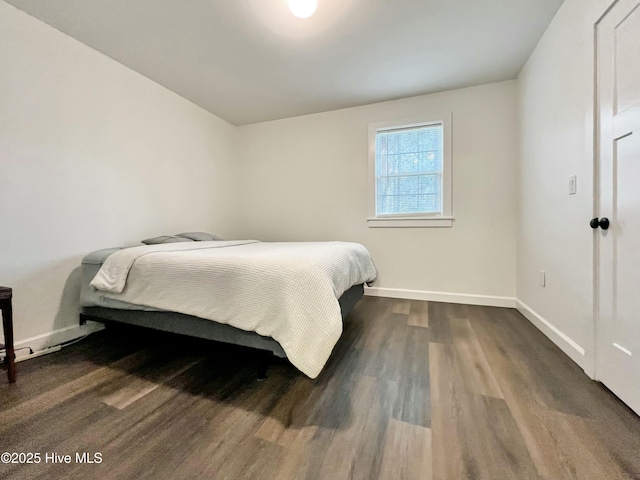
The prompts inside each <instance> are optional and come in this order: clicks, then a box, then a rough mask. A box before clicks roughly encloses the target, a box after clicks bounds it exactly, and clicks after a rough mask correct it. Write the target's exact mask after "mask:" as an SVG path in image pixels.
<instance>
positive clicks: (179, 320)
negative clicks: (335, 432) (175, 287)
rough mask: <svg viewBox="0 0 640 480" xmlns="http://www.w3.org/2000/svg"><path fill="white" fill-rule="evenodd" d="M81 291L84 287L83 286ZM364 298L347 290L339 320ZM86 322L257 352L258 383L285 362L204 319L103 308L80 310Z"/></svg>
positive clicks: (271, 344)
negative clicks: (259, 354)
mask: <svg viewBox="0 0 640 480" xmlns="http://www.w3.org/2000/svg"><path fill="white" fill-rule="evenodd" d="M83 287H84V285H83ZM362 295H364V285H362V284H361V285H354V286H353V287H351V288H350V289H349V290H347V291H346V292H345V293H344V294H343V295H342V296H341V297H340V298H339V300H338V301H339V303H340V310H341V312H342V319H343V320H344V318H345V317H346V316H347V315H348V314H349V312H350V311H351V310H352V309H353V307H354V306H355V305H356V303H357V302H358V300H360V298H361V297H362ZM87 320H91V321H96V322H101V323H104V324H109V323H114V324H127V325H135V326H137V327H144V328H150V329H153V330H160V331H163V332H170V333H177V334H180V335H187V336H190V337H196V338H202V339H206V340H214V341H217V342H224V343H231V344H234V345H241V346H244V347H250V348H254V349H257V350H260V351H262V352H264V353H266V354H267V355H264V356H263V357H264V360H265V361H264V362H262V364H261V365H260V367H259V371H258V380H264V379H265V378H266V372H267V368H268V366H269V363H270V360H271V357H272V355H275V356H276V357H280V358H286V354H285V352H284V350H283V349H282V347H281V346H280V344H279V343H278V342H277V341H276V340H274V339H273V338H271V337H264V336H262V335H259V334H257V333H255V332H247V331H244V330H240V329H238V328H235V327H232V326H230V325H225V324H222V323H217V322H213V321H211V320H205V319H203V318H199V317H194V316H191V315H184V314H182V313H176V312H165V311H143V310H122V309H117V308H106V307H97V306H93V307H82V311H81V313H80V325H84V324H85V323H86V322H87Z"/></svg>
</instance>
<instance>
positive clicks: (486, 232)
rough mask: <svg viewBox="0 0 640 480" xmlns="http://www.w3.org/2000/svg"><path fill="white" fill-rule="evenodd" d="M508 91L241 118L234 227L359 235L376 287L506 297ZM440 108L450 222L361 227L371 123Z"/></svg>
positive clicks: (510, 86)
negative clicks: (446, 127)
mask: <svg viewBox="0 0 640 480" xmlns="http://www.w3.org/2000/svg"><path fill="white" fill-rule="evenodd" d="M516 93H517V88H516V83H515V81H509V82H502V83H496V84H490V85H485V86H479V87H474V88H466V89H462V90H455V91H449V92H444V93H438V94H434V95H425V96H420V97H415V98H408V99H403V100H397V101H392V102H385V103H380V104H375V105H368V106H364V107H356V108H349V109H344V110H338V111H333V112H327V113H319V114H314V115H307V116H302V117H296V118H290V119H285V120H278V121H272V122H265V123H259V124H254V125H249V126H244V127H241V128H240V131H241V144H242V146H243V149H244V150H243V152H242V191H243V193H244V201H243V203H241V205H240V206H241V209H240V211H241V220H242V222H241V233H242V236H244V237H251V238H258V239H262V240H296V241H297V240H345V241H355V242H360V243H362V244H364V245H365V246H366V247H367V248H368V249H369V251H370V252H371V254H372V256H373V258H374V261H375V262H376V265H377V266H378V269H379V272H380V277H379V281H378V283H377V285H376V286H377V287H381V288H384V289H402V290H417V291H421V292H436V293H443V292H453V293H455V294H462V295H463V296H464V297H463V296H458V297H456V298H453V297H451V298H450V299H452V300H462V301H476V302H480V303H482V302H483V301H488V302H489V303H496V302H498V303H505V302H506V303H507V304H508V303H509V301H511V302H513V300H512V299H513V297H514V296H515V255H516V254H515V231H516V218H515V215H516V191H515V183H516V164H517V162H516V155H517V139H516V136H517V132H518V129H517V118H516V116H517V108H516V106H517V102H516ZM446 111H451V112H452V113H453V162H454V166H453V210H454V215H455V218H456V221H455V225H454V227H453V228H408V229H399V228H368V227H367V223H366V219H367V199H368V197H367V162H368V160H367V158H368V157H367V135H368V130H367V126H368V124H369V123H375V122H381V121H387V120H393V119H397V118H402V117H415V116H416V115H425V116H426V118H427V119H428V118H429V114H430V112H435V113H440V112H446ZM382 293H385V294H386V295H392V294H394V292H391V291H387V290H383V292H382ZM395 293H397V292H395ZM405 293H406V292H405ZM412 295H414V296H416V295H417V296H418V297H421V298H439V299H443V298H445V297H442V296H441V295H433V294H424V293H423V294H419V293H418V294H417V293H416V292H414V293H412ZM467 295H478V296H480V297H482V298H475V299H474V298H469V297H466V296H467ZM487 296H489V297H491V296H496V297H506V299H505V298H500V299H495V298H493V299H487V298H486V297H487ZM510 299H511V300H510Z"/></svg>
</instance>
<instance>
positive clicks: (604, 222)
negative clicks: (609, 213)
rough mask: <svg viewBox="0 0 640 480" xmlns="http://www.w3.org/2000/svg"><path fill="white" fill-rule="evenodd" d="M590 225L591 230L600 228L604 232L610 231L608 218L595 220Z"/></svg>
mask: <svg viewBox="0 0 640 480" xmlns="http://www.w3.org/2000/svg"><path fill="white" fill-rule="evenodd" d="M589 225H591V228H598V227H600V228H601V229H602V230H608V229H609V219H608V218H607V217H602V218H600V219H598V218H594V219H592V220H591V221H590V222H589Z"/></svg>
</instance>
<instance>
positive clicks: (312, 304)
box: [91, 240, 377, 378]
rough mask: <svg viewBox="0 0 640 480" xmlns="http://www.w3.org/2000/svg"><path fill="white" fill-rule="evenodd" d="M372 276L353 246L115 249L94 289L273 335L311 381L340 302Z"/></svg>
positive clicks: (337, 320)
mask: <svg viewBox="0 0 640 480" xmlns="http://www.w3.org/2000/svg"><path fill="white" fill-rule="evenodd" d="M376 275H377V274H376V269H375V266H374V264H373V261H372V260H371V257H370V255H369V252H368V251H367V249H366V248H365V247H364V246H362V245H360V244H357V243H346V242H300V243H267V242H258V241H255V240H245V241H232V242H224V241H216V242H197V244H192V243H174V244H162V245H151V246H146V245H145V246H141V247H133V248H127V249H124V250H120V251H118V252H116V253H114V254H112V255H111V256H109V258H107V260H106V261H105V262H104V264H103V265H102V267H101V268H100V271H99V272H98V274H97V275H96V276H95V278H94V279H93V280H92V282H91V286H92V287H93V288H96V289H98V290H100V291H101V293H102V294H103V295H104V296H106V297H109V298H114V299H117V300H121V301H125V302H128V303H134V304H137V305H145V306H147V307H153V308H157V309H161V310H168V311H173V312H179V313H184V314H187V315H193V316H196V317H201V318H205V319H208V320H213V321H216V322H219V323H225V324H229V325H231V326H233V327H236V328H240V329H242V330H248V331H254V332H257V333H259V334H260V335H264V336H269V337H272V338H274V339H275V340H277V341H278V343H280V345H281V346H282V348H283V350H284V351H285V352H286V354H287V357H288V358H289V360H290V361H291V363H292V364H293V365H295V366H296V367H297V368H298V369H299V370H300V371H302V372H303V373H304V374H306V375H308V376H309V377H311V378H315V377H317V376H318V374H319V373H320V371H321V370H322V367H324V365H325V363H326V362H327V360H328V358H329V355H330V354H331V351H332V350H333V347H334V346H335V344H336V342H337V341H338V339H339V338H340V335H341V334H342V317H341V314H340V305H339V303H338V298H339V297H340V296H341V295H342V294H343V293H344V292H345V291H347V290H348V289H349V288H350V287H352V286H353V285H358V284H361V283H371V282H373V281H374V280H375V278H376Z"/></svg>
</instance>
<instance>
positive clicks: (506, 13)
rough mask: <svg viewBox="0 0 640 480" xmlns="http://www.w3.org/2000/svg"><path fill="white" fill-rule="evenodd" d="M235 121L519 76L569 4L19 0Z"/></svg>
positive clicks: (512, 0) (13, 0) (529, 0)
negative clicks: (305, 9)
mask: <svg viewBox="0 0 640 480" xmlns="http://www.w3.org/2000/svg"><path fill="white" fill-rule="evenodd" d="M8 3H10V4H12V5H15V6H16V7H18V8H20V9H22V10H24V11H25V12H27V13H29V14H31V15H33V16H34V17H36V18H39V19H40V20H42V21H44V22H45V23H48V24H49V25H51V26H53V27H55V28H57V29H58V30H61V31H62V32H64V33H66V34H68V35H70V36H72V37H74V38H76V39H77V40H79V41H80V42H82V43H84V44H86V45H89V46H90V47H92V48H94V49H96V50H98V51H100V52H102V53H104V54H105V55H108V56H109V57H111V58H114V59H115V60H117V61H119V62H121V63H122V64H124V65H126V66H128V67H129V68H131V69H133V70H135V71H137V72H139V73H141V74H142V75H145V76H146V77H149V78H150V79H152V80H154V81H156V82H158V83H160V84H161V85H164V86H165V87H167V88H169V89H170V90H173V91H174V92H176V93H178V94H179V95H181V96H183V97H185V98H187V99H189V100H191V101H192V102H194V103H196V104H198V105H200V106H202V107H204V108H205V109H207V110H209V111H210V112H212V113H214V114H216V115H218V116H220V117H222V118H224V119H226V120H227V121H229V122H231V123H233V124H235V125H244V124H248V123H255V122H260V121H265V120H273V119H278V118H285V117H292V116H296V115H302V114H307V113H316V112H322V111H328V110H335V109H339V108H345V107H351V106H356V105H364V104H368V103H374V102H380V101H385V100H392V99H396V98H402V97H409V96H413V95H420V94H425V93H432V92H437V91H442V90H449V89H452V88H460V87H466V86H471V85H479V84H483V83H489V82H495V81H500V80H507V79H512V78H515V77H516V76H517V74H518V72H519V71H520V69H521V68H522V66H523V65H524V63H525V61H526V60H527V58H528V57H529V55H530V54H531V52H532V51H533V48H534V47H535V45H536V43H537V42H538V40H539V38H540V37H541V36H542V33H543V32H544V30H545V29H546V28H547V26H548V24H549V23H550V21H551V19H552V18H553V16H554V14H555V13H556V11H557V10H558V8H559V7H560V5H561V3H562V0H318V10H317V12H316V14H315V15H314V16H312V17H311V18H308V19H304V20H302V19H299V18H296V17H294V16H293V15H292V14H291V13H290V12H289V10H288V7H287V0H206V1H205V0H189V1H184V0H183V1H181V0H108V1H106V0H55V1H42V0H8Z"/></svg>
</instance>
